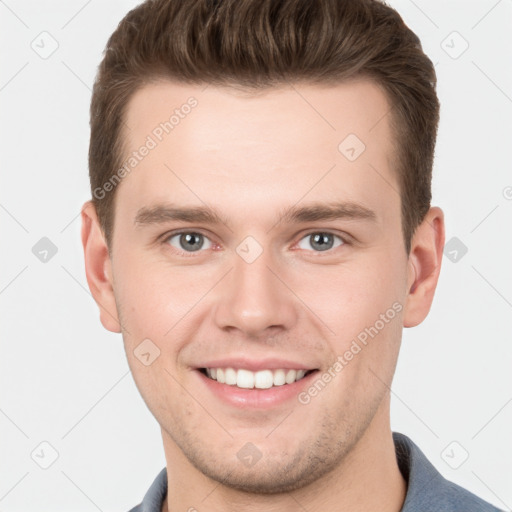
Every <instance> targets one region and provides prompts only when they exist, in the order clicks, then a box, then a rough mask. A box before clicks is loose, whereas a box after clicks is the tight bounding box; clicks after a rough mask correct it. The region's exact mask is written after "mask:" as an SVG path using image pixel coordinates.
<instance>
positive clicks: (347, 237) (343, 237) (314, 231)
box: [158, 228, 354, 256]
mask: <svg viewBox="0 0 512 512" xmlns="http://www.w3.org/2000/svg"><path fill="white" fill-rule="evenodd" d="M183 233H196V234H199V235H202V236H204V237H205V238H206V239H208V240H209V241H210V242H211V244H212V245H220V244H218V243H217V242H216V241H215V240H214V239H213V238H212V237H211V236H210V235H209V234H206V233H205V232H204V230H202V229H194V228H181V229H177V230H173V231H168V232H166V233H164V234H163V235H161V236H160V237H158V239H159V240H161V243H165V244H167V245H169V246H170V247H172V249H173V250H174V251H175V252H176V253H177V254H178V255H179V256H183V255H185V256H194V255H196V254H200V253H203V252H205V249H200V250H198V251H190V252H187V251H183V250H180V249H178V248H176V247H173V246H171V245H170V244H168V243H167V242H168V240H169V239H170V238H173V237H175V236H177V235H180V234H183ZM317 233H321V234H327V235H332V236H334V237H338V238H339V239H340V240H341V242H342V243H341V244H340V245H339V246H337V247H334V248H332V249H328V250H326V251H313V250H307V249H299V250H301V251H307V252H311V253H314V254H316V255H319V256H322V255H324V254H325V255H331V254H332V253H333V252H335V251H336V249H339V248H340V247H342V246H344V245H350V244H351V243H353V241H354V240H353V238H352V237H351V236H350V235H348V234H347V233H338V232H335V231H333V230H330V229H309V230H308V231H306V232H303V233H301V234H300V235H299V238H298V240H297V241H296V242H295V243H294V244H293V246H292V247H296V246H297V245H298V244H299V243H300V242H301V241H302V240H303V239H304V238H306V237H307V236H310V235H313V234H317ZM210 250H211V248H210Z"/></svg>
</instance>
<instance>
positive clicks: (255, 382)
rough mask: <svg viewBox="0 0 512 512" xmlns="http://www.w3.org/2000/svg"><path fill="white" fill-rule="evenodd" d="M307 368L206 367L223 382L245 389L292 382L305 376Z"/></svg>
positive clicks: (216, 378)
mask: <svg viewBox="0 0 512 512" xmlns="http://www.w3.org/2000/svg"><path fill="white" fill-rule="evenodd" d="M306 371H307V370H260V371H257V372H251V371H250V370H244V369H240V370H235V369H233V368H206V374H207V375H208V377H210V378H211V379H214V380H216V381H217V382H220V383H221V384H229V385H230V386H237V387H239V388H245V389H252V388H258V389H268V388H271V387H272V386H282V385H283V384H292V383H293V382H295V381H297V380H300V379H302V378H303V377H304V375H305V374H306Z"/></svg>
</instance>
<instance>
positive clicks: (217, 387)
mask: <svg viewBox="0 0 512 512" xmlns="http://www.w3.org/2000/svg"><path fill="white" fill-rule="evenodd" d="M217 363H218V362H216V363H215V364H217ZM231 363H233V361H231ZM223 367H224V366H223V365H220V366H207V368H223ZM226 367H229V365H228V366H226ZM231 367H233V366H231ZM240 367H241V368H247V367H244V366H240ZM203 368H204V367H203ZM265 368H267V369H277V368H283V369H284V368H285V367H283V366H277V367H275V368H272V367H269V366H265ZM289 368H292V367H291V366H290V367H289ZM293 368H295V369H299V370H300V369H304V370H306V369H307V368H305V367H303V366H301V365H298V366H294V367H293ZM247 369H250V368H247ZM258 369H262V368H258ZM194 373H195V374H197V376H198V378H199V380H200V382H201V383H202V385H204V386H205V387H206V388H207V390H208V392H209V393H211V394H212V395H213V396H214V397H216V398H217V399H218V400H220V401H221V402H223V403H225V404H228V405H230V406H232V407H236V408H238V409H271V408H275V407H278V406H280V405H283V404H285V403H286V402H289V401H291V400H297V396H298V394H299V393H300V392H301V391H303V390H304V389H305V388H306V387H308V386H309V385H310V383H311V380H312V379H314V378H315V377H316V376H317V374H318V370H315V371H312V372H311V373H310V374H308V375H306V376H305V377H303V378H302V379H301V380H299V381H296V382H294V383H292V384H283V385H282V386H272V387H271V388H268V389H255V388H253V389H242V388H238V387H236V386H230V385H229V384H221V383H220V382H217V381H216V380H213V379H210V378H209V377H207V376H206V375H204V374H203V373H202V372H200V371H199V369H196V370H195V371H194Z"/></svg>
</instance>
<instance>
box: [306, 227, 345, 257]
mask: <svg viewBox="0 0 512 512" xmlns="http://www.w3.org/2000/svg"><path fill="white" fill-rule="evenodd" d="M336 238H337V239H338V240H339V242H338V243H336V242H335V239H336ZM344 243H345V241H344V240H342V239H341V237H339V236H338V235H335V234H334V233H329V232H324V231H317V232H314V233H309V234H308V235H306V236H305V237H304V238H302V239H301V241H300V242H299V243H298V246H299V247H300V248H301V249H307V250H310V247H313V249H314V250H315V252H325V251H328V250H329V249H335V248H336V247H339V246H340V245H343V244H344ZM307 245H309V246H310V247H307Z"/></svg>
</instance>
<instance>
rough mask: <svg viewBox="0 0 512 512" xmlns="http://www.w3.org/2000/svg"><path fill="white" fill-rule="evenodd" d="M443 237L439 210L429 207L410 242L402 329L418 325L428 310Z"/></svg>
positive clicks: (439, 265) (442, 223)
mask: <svg viewBox="0 0 512 512" xmlns="http://www.w3.org/2000/svg"><path fill="white" fill-rule="evenodd" d="M444 238H445V228H444V214H443V211H442V210H441V209H440V208H437V207H433V208H430V210H429V211H428V213H427V215H426V216H425V218H424V219H423V222H422V223H421V224H420V225H419V226H418V227H417V228H416V231H415V232H414V236H413V237H412V240H411V251H410V253H409V261H408V280H407V290H408V293H407V296H406V298H405V308H404V309H405V312H404V317H403V318H404V327H414V326H416V325H418V324H420V323H421V322H423V320H424V319H425V318H426V316H427V315H428V312H429V311H430V306H431V305H432V300H433V298H434V292H435V290H436V286H437V281H438V279H439V272H440V271H441V262H442V259H443V248H444Z"/></svg>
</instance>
